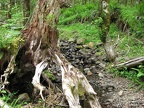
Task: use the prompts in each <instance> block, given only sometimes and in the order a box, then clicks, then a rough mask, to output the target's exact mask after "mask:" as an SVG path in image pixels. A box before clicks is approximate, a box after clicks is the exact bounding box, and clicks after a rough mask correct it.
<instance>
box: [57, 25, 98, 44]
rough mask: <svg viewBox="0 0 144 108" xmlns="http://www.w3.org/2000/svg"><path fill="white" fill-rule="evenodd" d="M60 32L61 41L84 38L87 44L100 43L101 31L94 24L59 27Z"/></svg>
mask: <svg viewBox="0 0 144 108" xmlns="http://www.w3.org/2000/svg"><path fill="white" fill-rule="evenodd" d="M58 28H59V32H60V38H61V39H67V40H68V39H69V38H72V37H73V38H83V39H85V43H88V42H94V43H95V44H96V43H99V42H100V39H99V31H98V29H96V28H97V27H96V26H95V25H93V24H88V23H74V24H70V25H59V27H58Z"/></svg>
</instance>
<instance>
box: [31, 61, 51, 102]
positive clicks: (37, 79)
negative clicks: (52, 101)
mask: <svg viewBox="0 0 144 108" xmlns="http://www.w3.org/2000/svg"><path fill="white" fill-rule="evenodd" d="M47 65H48V63H47V62H45V61H42V62H40V63H39V64H37V65H36V70H35V75H34V77H33V79H32V84H33V86H34V87H35V88H37V89H38V90H40V93H39V94H40V96H41V98H42V99H43V101H45V99H44V97H43V94H42V92H43V91H44V90H45V89H46V88H45V87H44V86H43V85H41V84H40V76H41V74H42V71H43V70H44V69H45V68H46V67H47Z"/></svg>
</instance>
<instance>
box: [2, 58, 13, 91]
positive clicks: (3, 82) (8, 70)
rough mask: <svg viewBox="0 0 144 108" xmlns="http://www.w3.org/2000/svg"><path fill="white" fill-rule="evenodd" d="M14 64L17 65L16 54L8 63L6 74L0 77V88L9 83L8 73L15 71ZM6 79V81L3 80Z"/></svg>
mask: <svg viewBox="0 0 144 108" xmlns="http://www.w3.org/2000/svg"><path fill="white" fill-rule="evenodd" d="M14 66H15V55H13V56H11V59H10V62H9V64H8V67H7V69H6V70H5V71H4V74H3V75H1V79H0V83H1V87H0V90H2V89H4V88H5V85H8V84H9V82H8V80H7V79H8V75H9V74H12V73H13V71H14ZM3 80H4V81H3Z"/></svg>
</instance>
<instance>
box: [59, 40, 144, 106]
mask: <svg viewBox="0 0 144 108" xmlns="http://www.w3.org/2000/svg"><path fill="white" fill-rule="evenodd" d="M60 45H61V52H63V54H64V55H65V56H66V58H67V59H68V60H69V61H70V62H71V63H72V64H73V65H74V66H76V67H77V68H79V69H80V70H81V71H82V72H84V74H85V75H86V76H87V78H88V80H89V81H90V83H91V84H92V85H93V87H94V89H95V91H96V92H97V94H98V97H99V101H100V103H101V105H102V108H144V91H142V90H141V91H137V92H136V89H137V87H136V86H133V87H132V88H130V87H129V86H130V84H131V83H132V82H131V81H129V80H127V79H125V78H121V77H115V75H114V74H110V73H109V72H107V70H105V65H106V63H105V58H104V56H103V54H102V53H101V51H100V47H101V45H97V46H92V45H91V46H90V44H89V45H83V44H82V42H81V43H78V41H77V40H73V41H64V40H63V41H61V43H60ZM83 104H84V108H88V107H87V105H86V104H85V102H83Z"/></svg>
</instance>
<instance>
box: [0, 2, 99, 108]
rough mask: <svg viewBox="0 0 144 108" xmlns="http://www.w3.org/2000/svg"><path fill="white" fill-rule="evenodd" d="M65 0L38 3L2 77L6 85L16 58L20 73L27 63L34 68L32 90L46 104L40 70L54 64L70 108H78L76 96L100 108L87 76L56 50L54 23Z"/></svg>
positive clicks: (44, 88)
mask: <svg viewBox="0 0 144 108" xmlns="http://www.w3.org/2000/svg"><path fill="white" fill-rule="evenodd" d="M64 1H66V0H38V2H37V5H36V8H35V10H34V12H33V15H32V17H31V19H30V22H29V23H28V24H27V25H26V27H25V28H24V29H23V30H22V34H21V36H22V37H23V38H24V40H25V42H24V43H23V45H22V47H21V48H20V50H19V51H18V53H16V55H15V56H13V57H11V62H10V63H9V65H8V67H7V69H6V71H4V74H3V75H2V76H4V77H5V81H4V82H7V76H9V75H10V74H12V73H13V70H14V66H15V65H14V60H15V58H16V57H17V58H19V59H18V60H19V62H17V66H18V68H20V69H21V70H20V72H21V73H22V72H23V71H22V67H23V65H25V64H27V63H29V64H32V65H33V66H34V67H35V73H34V76H33V78H32V84H33V86H34V88H36V89H37V90H39V91H40V92H39V94H40V96H41V98H42V99H43V100H44V101H45V97H44V96H43V91H45V90H46V87H45V86H43V85H42V84H41V82H40V77H41V74H42V72H43V70H45V69H48V68H49V66H50V64H51V63H52V62H55V63H56V64H57V65H59V66H60V69H61V72H62V88H63V91H64V95H65V96H66V99H67V101H68V103H69V107H70V108H81V105H80V102H79V96H81V95H82V96H86V97H87V100H88V101H89V104H90V106H91V108H101V106H100V104H99V102H98V100H97V96H96V92H95V91H94V90H93V88H92V86H91V85H90V84H89V82H88V81H87V79H86V77H85V76H84V75H83V73H82V72H80V71H79V70H78V69H77V68H75V67H73V66H72V65H71V64H70V63H69V62H68V61H67V60H66V58H65V57H64V56H63V55H62V54H61V53H60V51H59V45H58V41H59V40H58V30H57V23H58V18H59V13H60V7H64V6H68V5H69V4H68V2H64ZM64 3H66V4H64ZM17 54H18V55H19V54H20V55H19V56H18V55H17ZM22 74H24V73H22ZM28 74H30V73H28ZM4 82H2V79H1V83H2V85H3V86H2V87H3V88H4V87H5V85H6V84H5V83H4ZM7 83H8V82H7ZM10 83H11V82H10Z"/></svg>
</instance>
